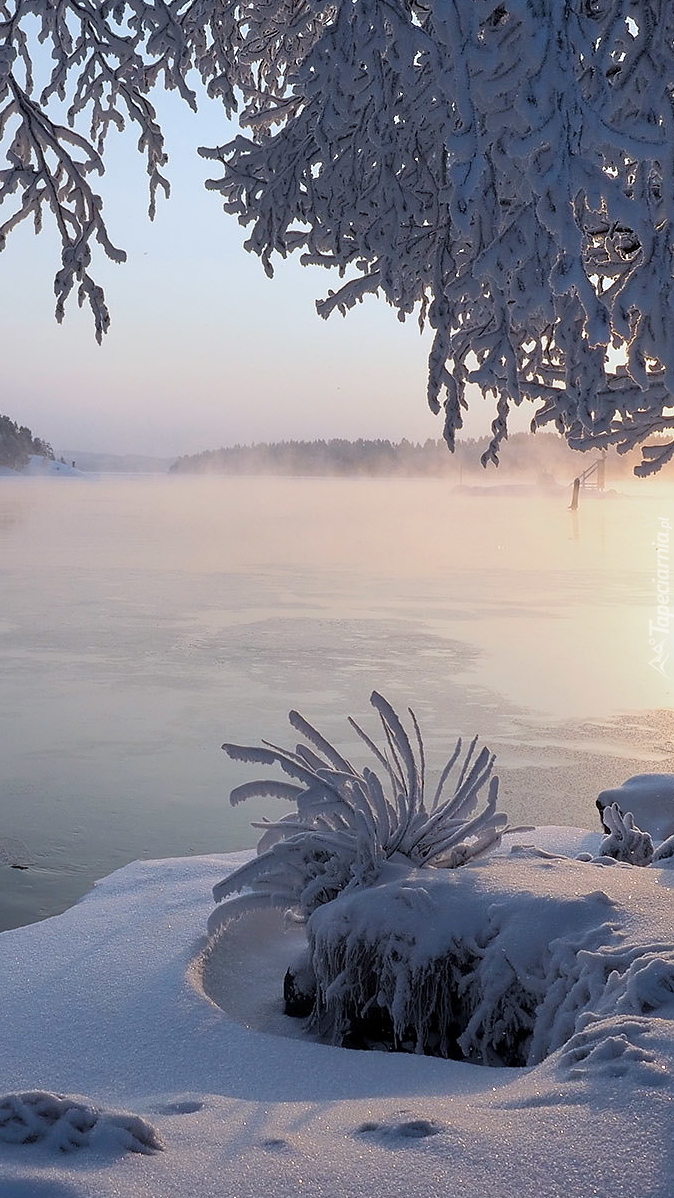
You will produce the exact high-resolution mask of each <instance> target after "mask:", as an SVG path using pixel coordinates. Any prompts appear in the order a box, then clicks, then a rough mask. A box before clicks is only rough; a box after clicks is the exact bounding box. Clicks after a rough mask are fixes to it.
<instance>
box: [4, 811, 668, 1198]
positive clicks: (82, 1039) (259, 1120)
mask: <svg viewBox="0 0 674 1198" xmlns="http://www.w3.org/2000/svg"><path fill="white" fill-rule="evenodd" d="M590 841H594V842H596V841H598V838H592V837H588V836H587V834H580V833H579V834H577V835H574V834H572V833H570V832H569V831H568V830H561V831H556V832H553V833H552V834H547V835H542V834H541V833H537V834H536V843H537V844H538V845H540V846H541V847H542V848H543V849H545V850H548V851H554V848H555V847H556V846H558V845H559V846H562V845H563V847H564V851H569V852H577V851H579V850H580V849H581V848H582V849H589V850H590V851H592V844H591V843H590ZM245 858H246V855H245V854H238V855H230V856H227V857H222V856H220V857H205V858H190V859H186V860H173V861H164V862H154V863H148V862H142V863H136V864H134V865H131V866H128V867H126V868H125V869H123V870H119V871H118V872H117V873H115V874H113V875H112V876H111V877H110V878H108V879H106V880H105V881H104V882H103V883H101V884H100V885H99V886H97V887H96V888H95V890H94V891H93V892H92V893H91V894H90V895H88V896H87V898H86V899H85V900H84V901H83V902H82V903H80V904H79V905H78V906H77V907H75V908H73V909H72V910H70V911H68V912H66V913H65V914H64V915H62V916H58V917H56V918H54V919H51V920H47V921H45V922H44V923H40V924H34V925H31V926H29V927H26V928H20V929H18V930H15V931H10V932H5V933H4V934H2V935H1V936H0V977H1V978H2V999H3V1002H2V1019H1V1020H0V1060H1V1061H2V1083H1V1085H0V1091H1V1092H2V1093H4V1094H6V1095H10V1094H15V1093H25V1092H28V1091H36V1090H40V1091H46V1092H48V1093H50V1094H52V1095H65V1096H75V1097H76V1100H77V1101H79V1102H81V1103H82V1104H83V1105H87V1104H89V1105H90V1106H92V1107H94V1108H95V1109H96V1110H98V1111H109V1110H116V1111H119V1110H120V1108H121V1109H123V1110H124V1111H125V1112H128V1113H129V1114H130V1115H133V1116H137V1117H138V1118H139V1119H142V1120H143V1121H144V1122H146V1123H147V1124H149V1125H151V1126H152V1127H153V1128H155V1129H156V1132H157V1134H158V1137H159V1139H160V1140H161V1143H162V1145H163V1149H164V1150H163V1151H160V1152H154V1153H152V1154H150V1155H145V1154H138V1153H129V1152H120V1151H119V1146H117V1147H114V1146H113V1145H112V1144H110V1143H108V1144H103V1143H100V1144H96V1143H95V1142H94V1141H93V1138H92V1141H91V1142H90V1143H89V1144H88V1145H83V1146H82V1148H81V1150H80V1151H78V1152H76V1153H68V1154H63V1153H61V1152H59V1151H58V1149H57V1148H56V1147H54V1146H50V1145H49V1144H48V1143H47V1142H45V1141H44V1140H40V1139H37V1140H36V1141H35V1142H33V1143H23V1144H13V1145H12V1144H7V1143H2V1142H0V1198H92V1195H95V1196H96V1198H113V1195H114V1196H118V1195H119V1194H124V1195H125V1198H126V1196H128V1198H141V1196H142V1198H148V1196H151V1198H186V1196H188V1195H189V1196H192V1195H194V1196H195V1198H216V1196H217V1198H259V1196H260V1195H261V1194H264V1195H265V1198H267V1196H268V1198H297V1195H298V1194H305V1195H309V1196H311V1198H335V1195H339V1196H340V1198H374V1196H375V1195H380V1194H387V1195H391V1198H398V1196H399V1198H403V1196H404V1198H429V1196H431V1195H436V1194H453V1193H461V1195H462V1198H478V1196H479V1198H483V1194H484V1192H485V1190H486V1189H488V1188H491V1189H492V1190H493V1189H494V1188H495V1187H496V1189H497V1191H498V1193H499V1196H500V1198H556V1196H557V1195H559V1196H560V1198H561V1196H562V1195H563V1196H564V1198H567V1196H568V1195H569V1194H573V1195H574V1198H576V1196H577V1198H585V1196H586V1195H587V1198H589V1196H590V1195H593V1196H596V1198H623V1196H624V1198H627V1196H629V1198H634V1194H635V1193H636V1192H644V1193H648V1194H649V1198H665V1196H666V1195H667V1196H668V1195H670V1194H671V1184H672V1183H671V1177H672V1165H673V1162H672V1160H671V1149H670V1145H671V1142H672V1130H673V1126H672V1110H673V1108H672V1098H673V1095H674V1089H673V1084H672V1079H673V1070H674V1034H673V1030H674V1029H673V1028H672V1023H671V1020H670V1018H669V1014H670V1009H669V1006H668V1003H669V998H668V995H670V996H671V989H670V984H671V978H670V975H669V974H667V973H666V972H665V973H662V972H660V973H658V968H657V966H656V965H655V962H656V961H657V959H658V957H657V952H658V951H659V950H660V949H663V950H666V951H667V952H669V951H670V950H671V947H672V943H674V922H672V921H671V920H670V919H669V915H668V902H669V898H670V886H671V882H672V880H673V879H674V875H673V874H672V873H671V872H670V871H669V870H667V869H657V870H656V869H653V868H650V869H648V870H639V869H636V868H634V867H627V866H622V865H614V866H607V867H597V866H595V865H592V864H586V863H582V864H580V865H578V863H565V862H559V861H557V860H554V859H550V858H547V859H546V858H538V860H539V862H542V861H544V860H548V861H549V869H547V873H546V876H547V877H549V878H550V879H551V881H550V886H551V888H553V889H554V893H551V895H550V899H549V912H550V918H551V919H556V920H557V923H558V927H560V926H561V924H562V923H563V918H562V916H563V912H562V903H561V900H562V899H563V901H564V902H569V903H571V904H572V905H573V904H574V903H575V902H576V901H577V902H578V903H579V904H580V906H581V907H582V905H583V903H585V904H586V905H587V906H588V907H589V908H594V905H595V901H596V902H597V904H598V905H597V910H599V906H600V904H599V902H598V900H595V899H593V898H592V893H593V892H596V891H598V890H604V891H606V893H607V894H608V895H609V897H610V898H611V899H612V902H613V903H614V904H615V903H617V902H618V900H617V899H616V898H615V893H614V890H613V887H614V885H617V883H614V881H613V879H614V878H619V877H621V876H622V877H625V878H629V879H633V880H634V888H633V890H632V891H629V890H628V891H627V892H626V893H627V894H629V893H631V894H632V899H631V900H630V903H629V909H628V906H627V904H625V911H626V914H625V915H624V916H623V915H621V916H620V920H619V921H618V923H619V925H620V926H618V927H617V928H616V930H615V932H614V933H612V935H613V936H614V937H615V939H614V941H613V943H614V944H615V945H616V946H618V948H620V946H622V945H625V944H627V942H628V940H629V939H630V938H633V937H637V938H639V936H640V931H639V929H642V930H643V931H644V932H645V933H647V936H648V939H649V943H651V944H652V947H653V949H654V955H653V965H652V966H651V972H650V974H649V975H648V976H649V979H650V980H649V990H648V995H650V996H651V997H650V998H649V997H648V995H646V991H645V990H644V991H643V992H642V999H643V996H644V995H645V996H646V1002H643V1001H641V1000H640V1001H641V1007H640V1009H639V1010H637V1009H636V1008H635V1006H634V1003H633V1002H632V999H631V998H629V999H627V998H626V999H625V1001H623V999H621V998H619V999H618V1001H617V1002H616V1004H615V1006H614V1008H613V1011H612V1013H610V1014H607V1013H604V1014H601V1013H600V1012H596V1013H599V1014H600V1015H601V1018H600V1019H599V1020H597V1021H596V1022H593V1021H592V1020H590V1021H589V1022H588V1024H587V1026H586V1027H585V1028H584V1029H581V1030H582V1033H583V1036H584V1041H583V1043H582V1044H580V1043H577V1044H576V1046H575V1047H574V1048H571V1047H570V1046H571V1042H570V1041H569V1042H567V1044H566V1045H565V1046H562V1047H561V1048H560V1049H558V1050H556V1051H555V1052H553V1053H552V1054H551V1055H550V1056H548V1057H547V1058H546V1059H545V1060H544V1061H542V1062H541V1063H540V1064H538V1065H536V1066H534V1067H531V1068H523V1069H503V1068H500V1069H497V1068H491V1067H482V1066H476V1065H472V1064H466V1063H462V1062H454V1061H446V1060H441V1059H438V1058H430V1057H421V1056H415V1055H404V1054H391V1053H383V1052H371V1053H359V1052H352V1051H349V1050H347V1049H342V1048H332V1047H328V1046H326V1045H324V1044H320V1043H315V1042H312V1041H311V1040H307V1039H298V1038H297V1022H296V1021H294V1020H290V1019H287V1018H286V1017H285V1016H284V1015H283V1013H282V1006H281V1000H280V990H281V984H282V975H281V974H280V972H279V971H280V969H281V968H282V962H283V959H284V958H285V953H284V952H283V951H282V950H281V949H279V947H278V937H279V935H280V934H281V933H280V932H279V927H280V925H279V924H278V923H277V925H276V929H275V930H274V931H273V937H272V939H271V940H266V939H265V936H264V934H263V933H262V930H261V925H259V924H257V925H255V926H253V925H251V928H250V934H249V935H248V936H247V935H246V926H245V918H246V917H243V919H242V920H241V921H239V923H238V924H233V925H232V928H231V933H230V931H229V930H226V931H225V933H224V935H223V937H222V939H221V941H220V942H219V945H220V949H221V950H222V953H223V955H224V965H223V968H222V969H221V971H220V985H221V987H222V989H221V991H220V993H219V995H218V998H219V1001H221V1003H222V1007H223V1008H225V1009H222V1008H221V1007H219V1006H216V1005H215V1004H214V1003H213V1002H212V1001H210V1000H209V999H208V998H207V997H206V996H205V994H204V992H203V989H202V988H201V985H200V978H201V968H200V962H201V954H202V951H203V948H204V942H203V940H202V938H201V929H202V928H203V927H204V926H205V921H206V918H207V915H208V913H209V911H210V909H211V898H210V889H211V887H212V885H213V884H214V882H216V881H217V880H218V879H219V878H221V877H222V876H223V872H226V871H227V870H231V869H233V868H235V867H237V866H238V865H240V864H241V863H242V862H243V861H244V860H245ZM525 863H526V859H524V860H520V865H521V866H522V868H523V869H524V868H525ZM488 864H489V863H488V862H487V863H486V870H488ZM569 864H571V865H572V867H573V868H569ZM462 874H465V869H464V870H461V871H458V873H457V878H459V877H460V876H461V875H462ZM485 876H487V873H486V872H485ZM581 878H582V879H583V881H582V883H581V881H580V879H581ZM553 879H554V881H553ZM644 879H648V881H647V882H644ZM644 887H646V889H644ZM558 900H559V901H558ZM498 902H500V899H499V898H498V896H497V895H496V894H495V895H494V903H497V904H498ZM656 907H657V909H658V911H659V914H658V916H657V927H656V926H655V924H653V922H652V912H653V911H654V910H655V908H656ZM602 910H604V912H605V921H606V922H608V923H609V924H611V922H612V921H613V919H614V915H615V911H616V907H615V906H607V905H606V904H604V907H603V908H602ZM270 914H271V913H270ZM546 918H547V916H546ZM537 934H540V929H538V931H537ZM292 935H293V936H296V935H297V930H296V929H295V930H294V931H293V932H292ZM229 936H231V938H232V939H231V941H230V943H231V944H232V953H231V960H228V953H227V943H228V937H229ZM623 937H624V938H623ZM234 939H236V943H234ZM295 947H296V946H295V944H294V943H289V945H288V955H289V956H292V954H293V952H294V951H295ZM656 974H657V975H658V976H656ZM610 976H611V975H609V978H608V979H607V982H610ZM653 995H655V996H656V997H657V996H658V995H659V996H660V997H661V998H662V999H663V1002H664V1005H663V1003H660V1004H659V1005H657V1006H656V1009H655V1010H652V1009H651V1010H650V1011H649V1010H648V1009H647V1008H648V1006H649V1005H650V1003H651V999H652V996H653ZM249 1010H254V1011H255V1015H254V1018H253V1019H251V1020H249V1023H250V1026H245V1023H246V1012H247V1011H249ZM283 1026H286V1027H287V1028H288V1029H290V1028H292V1029H293V1036H294V1038H288V1037H285V1036H282V1035H276V1034H272V1032H273V1031H277V1030H281V1029H282V1028H283ZM565 1054H566V1055H565ZM644 1063H646V1064H647V1065H648V1068H647V1069H645V1068H644ZM656 1076H657V1079H658V1081H659V1082H660V1084H659V1085H653V1084H652V1083H653V1080H654V1078H655V1077H656Z"/></svg>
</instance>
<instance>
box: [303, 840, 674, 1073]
mask: <svg viewBox="0 0 674 1198" xmlns="http://www.w3.org/2000/svg"><path fill="white" fill-rule="evenodd" d="M611 865H613V863H612V862H611ZM419 872H420V871H419ZM419 872H417V873H413V874H411V875H410V874H408V875H407V876H404V875H399V876H397V877H396V876H395V873H394V871H392V870H391V871H390V872H389V874H388V876H387V877H386V878H385V879H383V880H382V883H381V884H380V885H378V886H376V887H373V888H371V889H368V890H364V891H355V892H354V893H352V894H346V895H343V896H340V897H339V898H338V899H337V900H336V901H335V902H334V903H332V904H331V905H330V906H329V907H325V908H320V909H319V910H317V911H315V912H314V914H313V915H312V916H311V918H310V920H309V922H308V926H307V932H308V940H309V958H310V960H311V965H312V969H313V973H314V986H315V993H314V1003H313V1010H312V1014H311V1021H310V1022H311V1025H312V1026H313V1027H314V1029H316V1030H317V1031H318V1032H319V1033H320V1034H321V1035H322V1036H323V1037H324V1038H325V1039H327V1040H329V1041H330V1042H332V1043H335V1044H346V1045H356V1046H358V1047H361V1048H362V1047H367V1046H371V1047H375V1046H376V1047H386V1048H389V1049H391V1048H393V1049H398V1050H400V1049H404V1050H406V1051H409V1052H422V1053H426V1054H431V1055H435V1056H444V1057H450V1058H453V1059H458V1060H466V1061H471V1062H473V1063H475V1064H482V1065H492V1066H494V1065H496V1066H498V1065H509V1066H513V1065H520V1066H521V1065H535V1064H537V1063H539V1062H540V1061H542V1060H543V1059H544V1058H545V1057H547V1056H548V1055H549V1054H550V1053H552V1052H555V1051H556V1050H558V1049H562V1048H563V1049H564V1054H565V1068H569V1069H572V1070H575V1069H581V1068H585V1069H587V1068H600V1069H604V1070H605V1071H606V1072H607V1073H609V1074H611V1075H612V1076H620V1075H621V1074H622V1073H624V1072H626V1071H627V1070H629V1069H631V1068H634V1067H635V1066H638V1070H639V1077H640V1080H641V1081H643V1082H644V1083H645V1084H649V1085H658V1084H661V1083H662V1082H663V1081H664V1077H663V1075H662V1071H661V1069H660V1067H659V1065H658V1061H657V1054H656V1053H654V1052H653V1051H652V1050H650V1049H649V1046H648V1043H647V1040H648V1035H649V1027H648V1024H647V1021H646V1018H645V1017H646V1016H649V1017H653V1018H665V1019H671V1018H672V1016H673V1015H674V948H673V946H672V944H671V940H665V941H663V940H658V937H657V935H655V934H653V933H652V932H651V931H650V929H649V926H648V920H649V915H648V914H646V915H645V917H644V918H642V920H641V926H639V922H638V921H634V919H633V915H632V910H631V908H633V906H634V905H635V891H638V893H639V894H640V896H641V898H642V900H643V902H644V904H645V911H646V912H648V911H649V910H650V911H651V912H652V914H653V918H654V920H657V919H661V918H662V912H663V908H666V906H667V899H666V898H665V897H664V895H663V887H659V886H658V881H657V873H656V871H655V870H653V871H646V870H641V869H638V870H633V869H632V868H631V867H629V866H627V865H625V866H618V865H616V866H614V867H613V868H610V869H609V868H606V867H604V868H603V869H602V868H601V866H599V867H598V865H597V864H596V863H587V862H582V861H573V860H570V859H564V858H557V859H555V858H554V857H552V856H551V855H550V854H545V853H539V852H536V851H535V850H529V851H528V852H524V853H520V854H518V853H515V854H514V855H512V854H511V856H510V857H497V858H495V859H493V860H491V861H485V862H478V863H476V865H475V867H474V868H471V869H468V870H465V871H462V872H461V875H460V876H457V877H455V878H453V877H448V876H445V877H437V878H436V877H429V878H428V879H427V880H424V879H422V878H421V877H420V876H419ZM635 875H636V876H635ZM667 893H668V891H667V890H665V891H664V894H667Z"/></svg>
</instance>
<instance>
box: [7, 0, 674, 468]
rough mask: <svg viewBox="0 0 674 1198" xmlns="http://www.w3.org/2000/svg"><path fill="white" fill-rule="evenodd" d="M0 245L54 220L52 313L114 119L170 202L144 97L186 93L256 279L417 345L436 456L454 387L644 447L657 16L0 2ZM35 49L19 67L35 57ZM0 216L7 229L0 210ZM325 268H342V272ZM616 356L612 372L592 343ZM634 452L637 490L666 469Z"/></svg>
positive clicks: (569, 431)
mask: <svg viewBox="0 0 674 1198" xmlns="http://www.w3.org/2000/svg"><path fill="white" fill-rule="evenodd" d="M0 16H1V18H2V19H1V20H0V146H1V147H2V150H3V151H4V154H5V158H6V166H5V167H4V169H2V170H0V203H2V204H3V219H2V223H0V248H2V245H3V244H4V241H5V239H6V237H7V236H8V235H9V234H10V233H11V232H12V231H13V230H14V228H15V227H16V226H17V225H18V224H19V223H21V222H22V221H23V220H25V219H28V220H31V221H33V222H34V223H35V226H36V228H38V229H39V228H40V225H41V222H42V219H43V217H44V216H45V215H47V214H51V216H53V218H54V221H55V224H56V227H57V230H58V234H59V236H60V240H61V245H62V252H61V265H60V269H59V270H58V271H57V273H56V277H55V293H56V313H57V317H58V318H59V319H61V317H62V316H63V312H64V307H65V304H66V301H67V299H68V297H69V295H70V294H71V292H73V291H74V292H75V294H76V295H77V297H78V300H79V302H80V303H88V304H89V305H90V307H91V309H92V312H93V314H94V318H95V324H96V332H97V335H98V337H99V338H100V337H101V336H102V334H103V333H104V332H105V330H106V328H107V326H108V321H109V317H108V311H107V308H106V304H105V300H104V296H103V291H102V289H101V287H100V285H99V283H98V282H97V281H96V279H95V278H94V275H93V273H92V249H93V248H94V245H95V243H98V246H100V247H101V248H102V249H103V251H104V252H105V253H106V254H108V256H109V257H110V258H111V259H113V260H114V261H117V262H119V261H122V260H123V259H124V258H125V254H124V252H123V251H122V250H120V249H118V248H117V247H116V246H115V245H114V244H113V242H112V240H111V238H110V236H109V234H108V230H107V227H106V221H105V218H104V214H103V207H102V200H101V197H100V195H99V194H98V192H97V191H96V190H95V189H94V187H93V186H92V182H91V180H92V178H93V177H95V176H96V175H97V174H101V173H103V169H104V160H103V153H104V148H105V142H106V139H107V136H108V134H109V133H110V131H114V132H117V131H118V130H120V129H122V128H123V127H124V125H125V123H131V125H132V126H133V127H134V129H135V132H136V136H137V137H138V146H139V149H140V150H141V152H142V153H144V154H145V156H146V160H147V171H148V176H149V184H150V209H151V212H153V211H154V207H155V199H156V193H157V192H158V191H159V192H168V187H169V185H168V180H167V177H166V164H167V161H168V157H167V150H166V145H165V141H164V137H163V133H162V130H161V127H160V124H159V121H158V119H157V112H156V110H155V107H154V104H153V102H152V100H153V89H155V88H156V86H157V84H158V83H161V84H162V85H163V86H165V87H166V88H168V89H171V90H175V91H176V92H177V93H178V94H179V95H180V96H181V97H182V98H183V99H184V100H185V101H186V102H187V103H188V104H190V105H191V106H192V107H197V105H198V100H199V96H198V95H197V92H196V91H195V84H196V83H198V81H199V78H200V79H201V83H202V84H203V86H204V87H205V89H206V90H207V92H208V94H209V95H210V97H211V98H213V99H218V100H221V101H222V104H223V107H224V110H225V112H226V113H227V114H228V115H232V114H233V113H234V112H235V111H237V110H238V112H239V114H240V115H239V120H240V124H241V125H242V126H243V127H244V128H247V130H248V133H249V136H243V135H241V134H239V135H238V136H236V137H235V138H234V139H233V140H230V141H229V142H228V143H227V144H224V145H221V146H214V147H211V148H209V149H206V150H202V153H203V154H204V155H205V156H206V157H208V158H210V159H212V160H214V161H215V162H216V163H217V164H218V168H219V171H220V177H219V178H217V179H214V180H211V181H210V183H209V184H208V185H209V186H210V187H211V188H213V189H214V190H216V191H218V192H219V193H220V195H221V197H222V200H223V203H224V208H225V211H227V212H228V213H231V214H233V215H235V216H237V217H238V219H239V221H240V222H241V223H242V224H243V225H247V226H249V229H250V233H249V237H248V240H247V242H246V247H247V248H248V249H250V250H251V251H253V252H254V253H256V254H258V255H259V256H260V258H261V260H262V263H263V265H264V268H265V270H266V271H267V273H269V274H271V273H272V270H273V265H272V263H273V259H274V257H275V256H278V257H281V258H284V257H286V256H287V255H289V254H291V253H293V252H296V253H299V254H300V256H301V261H302V262H303V263H304V264H306V265H318V266H321V267H324V268H325V267H327V268H332V269H333V270H334V271H335V272H337V273H338V275H339V278H340V284H339V286H338V288H337V290H334V291H333V290H330V291H329V292H328V295H327V296H326V297H325V298H324V299H323V300H322V301H321V302H320V303H319V305H318V308H319V311H320V313H321V314H322V315H323V316H328V315H329V314H330V313H331V312H332V311H334V310H338V311H341V312H346V311H347V310H348V309H350V308H351V307H353V306H354V305H355V304H356V303H359V302H360V301H361V300H362V299H363V297H364V296H365V295H367V294H375V295H379V296H381V297H382V298H384V299H385V300H386V301H387V302H388V303H389V304H391V305H392V306H393V307H394V308H395V309H396V311H397V313H398V315H399V317H400V319H401V320H404V319H405V318H406V317H407V316H408V315H410V314H412V313H413V312H415V311H416V313H417V314H418V316H419V319H420V321H421V323H424V322H425V321H428V323H429V324H430V326H431V328H432V329H433V331H434V342H433V346H432V349H431V353H430V358H429V375H428V399H429V403H430V405H431V407H432V409H433V410H434V411H436V412H440V411H441V410H443V411H444V435H445V439H446V440H447V443H448V444H449V445H450V447H452V446H453V445H454V440H455V436H456V433H457V431H458V430H459V429H460V428H461V427H462V423H463V410H464V409H465V408H466V407H467V405H468V397H469V394H470V392H469V391H468V388H469V385H471V384H477V386H478V387H479V388H480V389H481V390H482V392H483V393H487V394H490V395H491V396H493V398H494V404H495V419H494V422H493V425H492V433H493V437H492V442H491V445H490V447H489V450H488V451H487V454H486V455H485V458H491V459H496V456H497V452H498V448H499V445H500V443H501V442H502V440H503V439H504V437H505V436H506V435H507V428H508V418H509V414H510V410H511V408H512V406H513V405H519V404H521V403H522V401H524V400H528V401H531V402H533V403H534V404H536V405H537V410H536V414H535V417H534V420H535V423H536V424H537V425H541V424H546V423H554V425H555V426H556V427H557V428H558V429H559V431H560V432H562V433H563V434H564V435H565V436H566V437H567V439H568V440H569V442H570V443H571V444H572V445H574V446H576V447H579V448H581V449H584V448H588V447H590V446H595V447H604V446H607V445H611V444H615V445H617V446H618V448H619V449H621V450H626V449H628V448H630V447H632V446H634V445H639V444H641V443H642V442H643V441H644V439H645V438H647V437H649V436H651V435H652V434H654V433H665V434H668V433H669V431H670V429H671V408H672V405H673V401H674V339H673V338H672V336H671V327H672V295H673V290H674V282H673V279H674V269H673V254H674V249H673V247H674V235H673V228H674V192H673V191H672V187H671V177H672V144H673V140H674V131H673V124H674V117H673V115H672V105H671V94H672V85H673V81H674V54H673V50H672V47H673V46H674V10H673V8H672V5H671V2H670V0H612V2H611V3H608V2H606V0H568V2H567V3H564V4H562V3H560V0H538V2H537V3H532V0H506V2H505V3H498V2H497V0H453V2H452V3H448V0H423V2H421V0H388V2H387V3H385V4H384V3H381V0H355V2H354V0H233V2H232V3H229V4H226V5H223V4H220V3H216V2H215V0H194V2H191V3H184V2H183V0H153V2H152V3H149V2H148V0H119V2H118V3H109V2H108V0H86V2H83V0H62V2H60V3H58V4H54V3H51V0H3V2H2V4H0ZM40 43H41V44H42V46H44V50H41V49H40ZM5 213H6V215H5ZM344 276H346V277H344ZM613 350H616V351H617V353H615V354H614V353H612V352H611V351H613ZM673 454H674V441H672V440H669V441H668V440H666V439H665V440H661V441H656V442H655V443H654V444H652V445H647V446H645V447H644V461H643V463H642V465H641V466H639V467H637V472H638V473H642V474H648V473H650V472H653V471H655V470H657V469H659V467H660V466H661V465H662V464H663V463H665V462H666V461H669V460H670V459H671V457H672V455H673Z"/></svg>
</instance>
